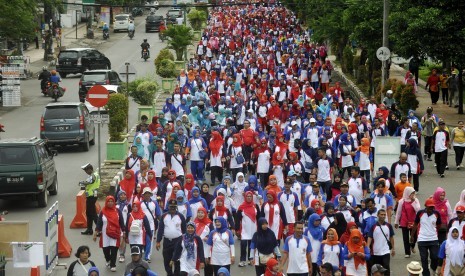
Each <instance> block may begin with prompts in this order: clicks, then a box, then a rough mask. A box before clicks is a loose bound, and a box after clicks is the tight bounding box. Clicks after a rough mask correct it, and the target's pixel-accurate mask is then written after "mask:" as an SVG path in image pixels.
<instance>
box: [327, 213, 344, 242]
mask: <svg viewBox="0 0 465 276" xmlns="http://www.w3.org/2000/svg"><path fill="white" fill-rule="evenodd" d="M336 220H337V224H336ZM329 228H334V229H335V230H336V232H337V235H338V236H339V237H342V234H344V232H345V231H346V229H347V221H346V219H345V217H344V214H343V213H336V214H335V215H334V221H333V222H331V224H330V225H329V227H328V229H329ZM325 234H326V233H325Z"/></svg>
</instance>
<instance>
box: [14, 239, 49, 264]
mask: <svg viewBox="0 0 465 276" xmlns="http://www.w3.org/2000/svg"><path fill="white" fill-rule="evenodd" d="M11 246H12V247H13V267H15V268H21V267H27V268H29V267H33V266H41V265H44V244H43V243H41V242H40V243H39V242H12V243H11Z"/></svg>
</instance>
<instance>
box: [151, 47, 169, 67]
mask: <svg viewBox="0 0 465 276" xmlns="http://www.w3.org/2000/svg"><path fill="white" fill-rule="evenodd" d="M164 59H169V60H172V61H174V55H173V53H171V51H170V50H169V49H166V48H165V49H162V50H161V51H160V53H158V56H157V57H156V58H155V60H154V61H153V63H154V64H155V69H158V67H160V62H161V61H162V60H164Z"/></svg>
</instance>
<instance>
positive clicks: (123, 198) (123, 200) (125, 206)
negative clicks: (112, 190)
mask: <svg viewBox="0 0 465 276" xmlns="http://www.w3.org/2000/svg"><path fill="white" fill-rule="evenodd" d="M116 208H117V209H118V210H119V211H120V212H121V214H122V215H123V221H124V222H126V221H127V218H128V214H129V213H131V205H130V204H129V202H128V198H127V195H126V192H125V191H123V190H120V191H119V192H118V197H117V201H116ZM125 227H126V225H125ZM121 238H122V239H123V240H122V241H121V246H120V247H119V262H120V263H124V259H125V257H124V255H125V254H126V242H125V241H124V236H123V235H122V236H121Z"/></svg>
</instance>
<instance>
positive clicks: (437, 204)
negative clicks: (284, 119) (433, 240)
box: [433, 187, 449, 224]
mask: <svg viewBox="0 0 465 276" xmlns="http://www.w3.org/2000/svg"><path fill="white" fill-rule="evenodd" d="M442 193H444V194H446V191H445V190H444V189H443V188H441V187H437V188H436V191H435V192H434V194H433V200H434V209H435V210H436V211H438V212H439V214H440V215H441V221H442V223H443V224H447V222H448V221H449V220H448V218H447V216H448V214H447V203H449V200H447V198H444V200H441V199H440V196H441V194H442Z"/></svg>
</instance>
